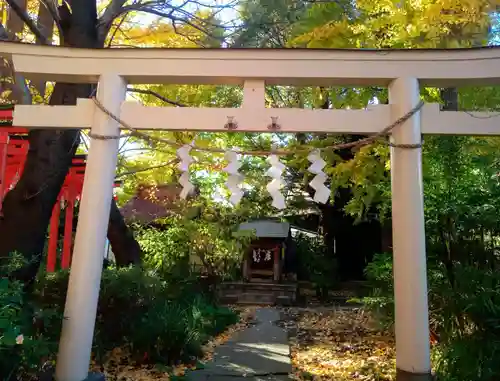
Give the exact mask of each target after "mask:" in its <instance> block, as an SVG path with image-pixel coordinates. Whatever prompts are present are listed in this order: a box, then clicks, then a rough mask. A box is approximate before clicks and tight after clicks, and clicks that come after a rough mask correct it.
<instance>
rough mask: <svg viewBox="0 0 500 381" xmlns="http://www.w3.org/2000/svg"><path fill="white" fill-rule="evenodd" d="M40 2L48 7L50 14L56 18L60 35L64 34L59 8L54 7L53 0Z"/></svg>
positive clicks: (41, 0)
mask: <svg viewBox="0 0 500 381" xmlns="http://www.w3.org/2000/svg"><path fill="white" fill-rule="evenodd" d="M40 3H41V4H42V5H43V6H44V7H45V8H47V10H48V11H49V13H50V15H51V16H52V18H53V19H54V23H55V24H56V27H57V31H58V33H59V36H62V35H63V32H62V28H61V17H60V16H59V11H58V10H57V8H55V7H53V6H52V5H53V3H52V2H48V1H47V0H40Z"/></svg>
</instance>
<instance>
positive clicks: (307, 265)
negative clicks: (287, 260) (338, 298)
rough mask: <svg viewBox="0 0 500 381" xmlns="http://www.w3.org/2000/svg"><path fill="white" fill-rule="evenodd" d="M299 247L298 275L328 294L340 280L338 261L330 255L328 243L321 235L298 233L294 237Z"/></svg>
mask: <svg viewBox="0 0 500 381" xmlns="http://www.w3.org/2000/svg"><path fill="white" fill-rule="evenodd" d="M294 241H295V244H296V249H297V252H296V254H297V277H298V279H299V280H305V281H309V282H312V283H314V284H315V285H316V287H317V289H318V292H319V293H320V294H321V295H322V296H326V294H327V293H328V290H331V289H333V288H334V287H335V286H336V285H337V282H338V276H337V263H336V261H335V258H332V256H331V255H329V252H328V249H327V246H326V244H325V243H324V241H323V238H322V237H320V236H317V237H309V236H307V235H305V234H300V233H299V234H297V235H296V236H295V238H294Z"/></svg>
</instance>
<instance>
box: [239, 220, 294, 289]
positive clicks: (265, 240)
mask: <svg viewBox="0 0 500 381" xmlns="http://www.w3.org/2000/svg"><path fill="white" fill-rule="evenodd" d="M239 230H240V231H253V232H254V234H255V238H254V240H253V242H252V243H251V245H250V248H249V250H248V252H247V253H246V254H245V257H244V259H243V278H244V279H245V280H246V281H265V280H272V281H273V282H280V281H281V280H282V278H283V274H284V265H285V258H286V255H287V251H288V250H287V249H288V247H287V242H288V241H289V239H290V237H291V234H290V224H289V223H286V222H278V221H273V220H258V221H252V222H245V223H242V224H241V225H240V226H239Z"/></svg>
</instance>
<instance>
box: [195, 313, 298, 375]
mask: <svg viewBox="0 0 500 381" xmlns="http://www.w3.org/2000/svg"><path fill="white" fill-rule="evenodd" d="M255 320H256V323H255V324H254V325H252V326H250V327H248V328H246V329H245V330H243V331H240V332H238V333H237V334H236V335H235V336H234V337H232V338H231V339H229V340H228V341H227V342H226V343H225V344H223V345H221V346H220V347H217V348H216V350H215V353H214V360H213V362H211V363H209V364H207V366H206V368H205V369H200V370H195V371H192V372H190V373H189V374H188V379H189V380H190V381H218V380H222V381H237V380H239V381H243V380H254V381H264V380H265V381H284V380H288V379H289V378H288V374H289V373H291V371H292V365H291V361H290V347H289V345H288V336H287V332H286V331H285V330H284V329H282V328H280V327H278V326H277V325H276V324H275V322H276V321H278V320H280V313H279V311H278V310H276V309H274V308H260V309H258V310H257V311H256V314H255Z"/></svg>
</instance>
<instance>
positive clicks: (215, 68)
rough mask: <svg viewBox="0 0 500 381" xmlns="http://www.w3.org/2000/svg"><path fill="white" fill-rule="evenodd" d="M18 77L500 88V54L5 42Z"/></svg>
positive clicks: (489, 50) (2, 46)
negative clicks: (405, 82) (410, 82)
mask: <svg viewBox="0 0 500 381" xmlns="http://www.w3.org/2000/svg"><path fill="white" fill-rule="evenodd" d="M0 56H5V57H9V58H12V60H13V62H14V67H15V69H16V72H17V73H18V74H22V75H25V76H26V77H29V78H33V79H42V80H47V81H65V82H73V83H89V82H91V83H96V82H97V81H98V78H99V76H100V75H101V74H103V73H115V74H118V75H121V76H123V77H125V78H126V80H127V81H128V82H129V83H132V84H133V83H142V84H151V83H178V84H189V83H196V84H204V83H209V84H231V85H241V84H243V82H244V81H245V80H251V79H259V80H263V81H265V82H266V84H269V85H276V84H280V85H298V86H303V85H323V86H328V85H353V86H377V85H378V86H386V85H388V84H389V82H390V81H392V80H393V79H395V78H407V77H411V78H417V79H419V81H420V83H421V84H424V85H428V86H460V85H485V84H488V85H492V84H499V83H500V69H499V68H500V48H497V47H485V48H472V49H451V50H450V49H448V50H441V49H405V50H398V49H391V50H365V49H355V50H354V49H171V48H169V49H158V48H142V49H127V48H120V49H79V48H69V47H56V46H41V45H33V44H24V43H16V42H0Z"/></svg>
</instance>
